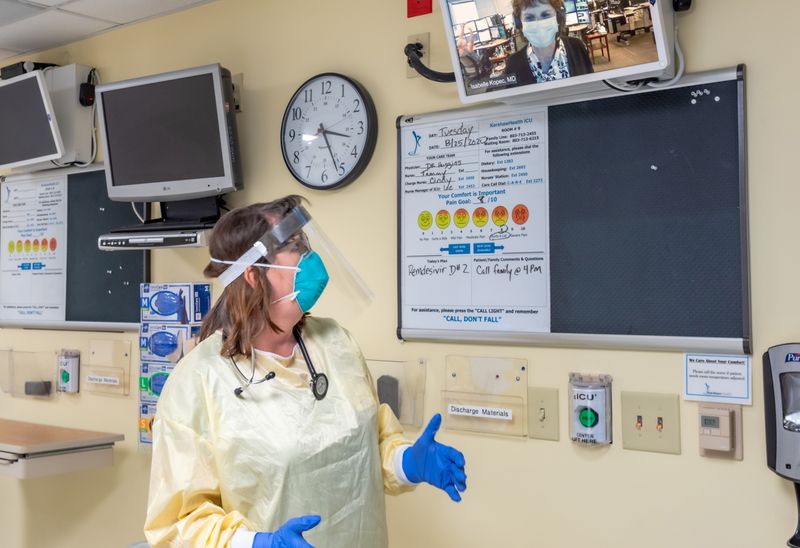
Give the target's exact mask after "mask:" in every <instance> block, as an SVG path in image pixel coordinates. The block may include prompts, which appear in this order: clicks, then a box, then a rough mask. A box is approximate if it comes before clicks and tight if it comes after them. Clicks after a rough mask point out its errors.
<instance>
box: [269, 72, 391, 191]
mask: <svg viewBox="0 0 800 548" xmlns="http://www.w3.org/2000/svg"><path fill="white" fill-rule="evenodd" d="M377 136H378V119H377V114H376V112H375V105H374V103H373V102H372V98H371V97H370V95H369V93H368V92H367V90H366V89H365V88H364V87H363V86H362V85H361V84H359V83H358V82H356V81H355V80H353V79H351V78H348V77H347V76H343V75H341V74H336V73H323V74H319V75H317V76H314V77H312V78H311V79H309V80H307V81H306V82H305V83H303V85H301V86H300V88H299V89H298V90H297V91H296V92H295V94H294V95H293V96H292V98H291V100H290V101H289V104H288V106H287V107H286V112H285V113H284V116H283V123H282V124H281V150H282V151H283V159H284V162H286V166H287V167H288V168H289V171H290V172H291V173H292V175H293V176H294V178H295V179H297V180H298V181H299V182H300V183H302V184H303V185H305V186H307V187H309V188H314V189H319V190H331V189H335V188H340V187H342V186H344V185H346V184H348V183H350V182H352V181H353V180H355V179H356V178H357V177H358V176H359V175H360V174H361V173H362V172H363V171H364V168H366V167H367V164H368V163H369V161H370V159H371V158H372V153H373V151H374V150H375V142H376V140H377Z"/></svg>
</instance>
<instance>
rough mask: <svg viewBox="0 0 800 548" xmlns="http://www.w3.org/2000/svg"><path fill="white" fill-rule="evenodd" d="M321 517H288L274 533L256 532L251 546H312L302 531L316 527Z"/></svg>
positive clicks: (291, 547)
mask: <svg viewBox="0 0 800 548" xmlns="http://www.w3.org/2000/svg"><path fill="white" fill-rule="evenodd" d="M321 519H322V518H321V517H320V516H301V517H299V518H292V519H290V520H289V521H287V522H286V523H284V524H283V525H281V526H280V528H279V529H278V530H277V531H275V532H274V533H256V536H255V538H254V539H253V548H314V547H313V546H311V545H310V544H309V543H308V542H306V539H304V538H303V532H304V531H308V530H309V529H313V528H314V527H316V526H317V525H318V524H319V522H320V520H321Z"/></svg>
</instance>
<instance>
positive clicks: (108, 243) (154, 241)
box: [97, 230, 210, 251]
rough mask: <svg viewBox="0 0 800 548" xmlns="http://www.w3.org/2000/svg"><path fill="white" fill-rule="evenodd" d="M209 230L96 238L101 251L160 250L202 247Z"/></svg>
mask: <svg viewBox="0 0 800 548" xmlns="http://www.w3.org/2000/svg"><path fill="white" fill-rule="evenodd" d="M209 232H210V230H168V231H162V232H112V233H109V234H102V235H100V236H99V237H98V238H97V248H98V249H101V250H103V251H122V250H126V249H161V248H165V247H203V246H205V245H207V241H208V238H207V237H208V233H209Z"/></svg>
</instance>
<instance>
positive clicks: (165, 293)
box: [139, 282, 211, 445]
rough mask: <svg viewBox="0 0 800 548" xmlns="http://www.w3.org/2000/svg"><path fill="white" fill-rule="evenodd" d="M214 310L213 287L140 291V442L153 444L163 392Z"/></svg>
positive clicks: (198, 285) (166, 285)
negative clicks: (154, 418) (153, 424)
mask: <svg viewBox="0 0 800 548" xmlns="http://www.w3.org/2000/svg"><path fill="white" fill-rule="evenodd" d="M210 308H211V284H208V283H203V282H181V283H163V284H151V283H146V284H141V286H140V288H139V311H140V318H141V323H140V324H139V360H140V361H139V405H140V410H139V442H140V443H141V444H144V445H149V444H151V443H152V428H151V426H152V422H153V417H154V416H155V412H156V404H157V403H158V398H159V396H160V395H161V390H162V389H163V388H164V384H165V383H166V382H167V379H168V378H169V374H170V373H171V372H172V369H173V368H174V367H175V364H176V363H178V361H179V360H180V359H181V358H182V357H183V356H184V355H186V353H187V352H189V350H190V349H192V348H193V347H194V345H195V343H196V339H195V337H196V336H197V334H198V333H199V332H200V327H201V325H202V321H203V319H204V318H205V316H206V314H207V313H208V311H209V309H210Z"/></svg>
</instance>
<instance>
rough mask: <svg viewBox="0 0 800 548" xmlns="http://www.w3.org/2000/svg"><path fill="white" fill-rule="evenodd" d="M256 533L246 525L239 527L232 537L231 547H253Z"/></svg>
mask: <svg viewBox="0 0 800 548" xmlns="http://www.w3.org/2000/svg"><path fill="white" fill-rule="evenodd" d="M254 538H256V534H255V533H254V532H253V531H248V530H247V529H245V528H244V527H239V528H238V529H237V530H236V532H235V533H234V534H233V538H231V548H253V539H254Z"/></svg>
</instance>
